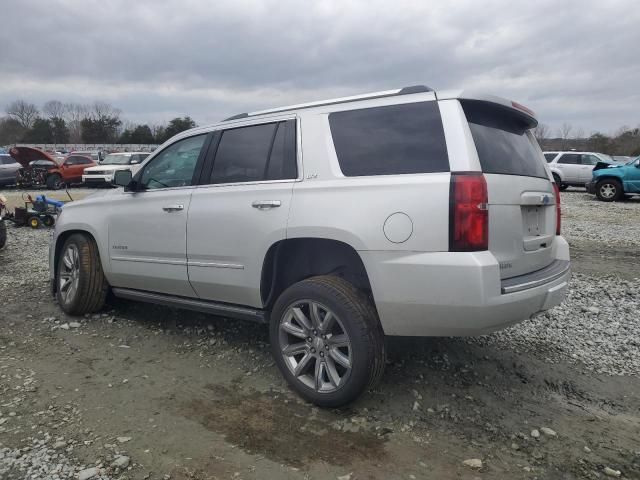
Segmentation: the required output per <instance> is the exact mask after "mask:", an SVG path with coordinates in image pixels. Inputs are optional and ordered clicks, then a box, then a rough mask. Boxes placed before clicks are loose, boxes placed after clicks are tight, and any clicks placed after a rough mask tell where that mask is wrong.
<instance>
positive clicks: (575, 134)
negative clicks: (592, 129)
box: [573, 127, 584, 140]
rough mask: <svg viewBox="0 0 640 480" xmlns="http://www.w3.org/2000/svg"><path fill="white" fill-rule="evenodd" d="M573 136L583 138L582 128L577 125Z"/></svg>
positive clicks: (577, 138)
mask: <svg viewBox="0 0 640 480" xmlns="http://www.w3.org/2000/svg"><path fill="white" fill-rule="evenodd" d="M573 138H575V139H576V140H580V139H582V138H584V128H582V127H578V129H577V130H576V133H574V135H573Z"/></svg>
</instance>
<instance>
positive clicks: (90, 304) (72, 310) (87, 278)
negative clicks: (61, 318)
mask: <svg viewBox="0 0 640 480" xmlns="http://www.w3.org/2000/svg"><path fill="white" fill-rule="evenodd" d="M73 248H75V250H76V251H77V254H78V257H77V265H78V266H77V272H76V274H75V276H70V277H69V278H71V280H72V283H73V281H74V280H76V278H77V282H76V283H75V288H74V290H73V295H72V296H71V297H69V296H68V295H69V294H70V288H71V286H68V287H67V288H66V289H65V288H64V287H63V283H64V279H63V277H62V275H65V274H67V272H68V270H69V269H68V268H67V267H66V264H65V254H66V253H67V252H68V251H69V249H73ZM108 291H109V284H108V283H107V279H106V278H105V277H104V273H103V272H102V264H101V263H100V254H99V252H98V246H97V245H96V243H95V242H94V241H93V239H92V238H90V237H89V236H87V235H84V234H81V233H76V234H73V235H71V236H70V237H69V238H68V239H67V241H66V242H64V245H63V247H62V250H61V251H60V254H59V258H58V264H57V267H56V299H57V300H58V304H59V305H60V308H62V310H64V311H65V313H67V314H69V315H84V314H85V313H94V312H97V311H98V310H100V309H101V308H102V307H103V306H104V303H105V299H106V298H107V292H108ZM65 292H66V293H65Z"/></svg>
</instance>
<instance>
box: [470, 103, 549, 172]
mask: <svg viewBox="0 0 640 480" xmlns="http://www.w3.org/2000/svg"><path fill="white" fill-rule="evenodd" d="M461 103H462V107H463V109H464V113H465V115H466V117H467V121H468V122H469V128H470V129H471V135H472V136H473V141H474V143H475V145H476V150H477V152H478V158H479V159H480V165H481V167H482V171H483V172H484V173H496V174H502V175H520V176H527V177H540V178H548V177H547V171H546V169H545V166H544V162H543V160H542V158H541V156H540V150H539V147H538V145H537V144H536V143H535V140H534V139H533V136H532V135H530V134H529V133H528V131H529V128H530V127H529V125H528V124H527V123H526V122H525V121H524V120H523V119H522V118H521V117H520V116H519V114H517V113H516V112H514V111H512V109H509V108H506V107H502V106H500V105H496V104H491V103H487V102H480V101H463V102H461Z"/></svg>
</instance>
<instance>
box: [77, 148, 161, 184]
mask: <svg viewBox="0 0 640 480" xmlns="http://www.w3.org/2000/svg"><path fill="white" fill-rule="evenodd" d="M148 156H149V153H147V152H127V153H110V154H108V155H107V156H106V157H105V158H104V160H103V161H102V162H101V163H100V165H97V166H95V167H91V168H86V169H85V171H84V174H83V175H82V183H84V184H85V185H87V186H92V187H93V186H101V185H112V182H113V174H114V173H115V172H117V171H118V170H131V172H133V173H135V172H136V171H137V169H138V167H139V166H140V164H141V163H142V162H143V161H144V160H145V159H146V158H147V157H148Z"/></svg>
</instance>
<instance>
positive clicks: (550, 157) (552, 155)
mask: <svg viewBox="0 0 640 480" xmlns="http://www.w3.org/2000/svg"><path fill="white" fill-rule="evenodd" d="M557 155H558V154H557V153H545V154H544V158H545V160H546V161H547V163H549V162H551V161H552V160H553V159H554V158H556V156H557Z"/></svg>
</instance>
